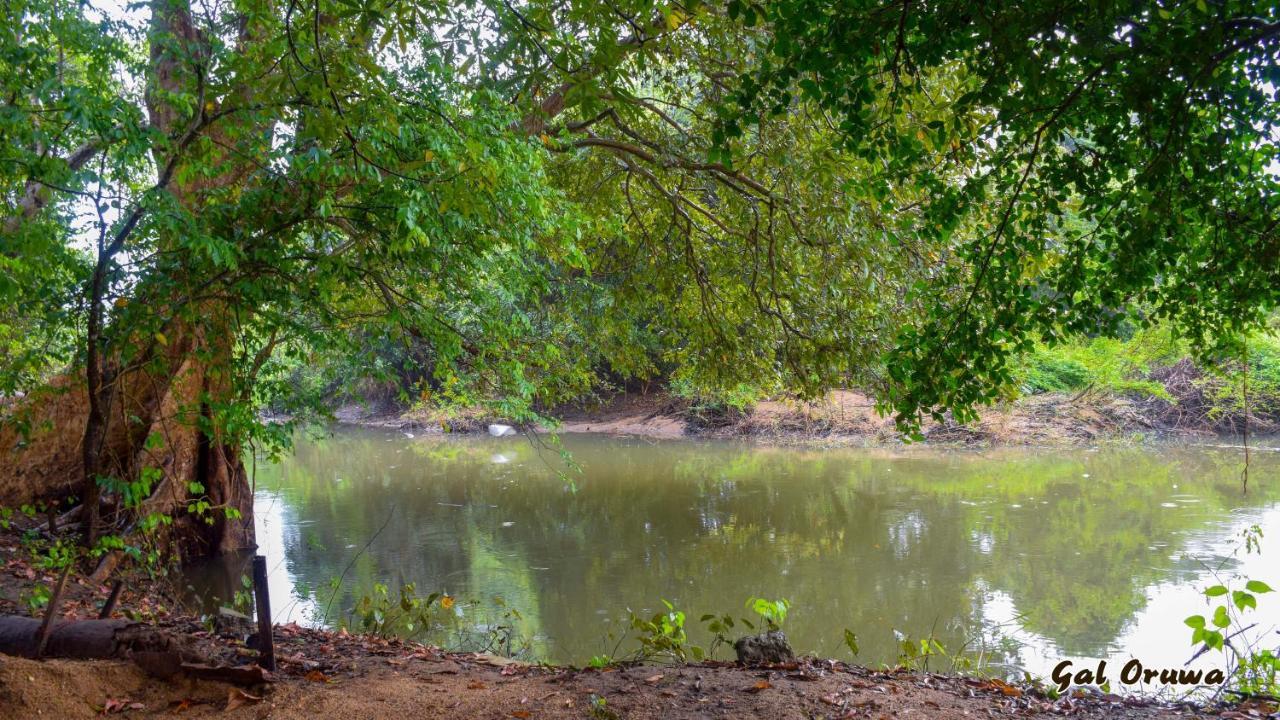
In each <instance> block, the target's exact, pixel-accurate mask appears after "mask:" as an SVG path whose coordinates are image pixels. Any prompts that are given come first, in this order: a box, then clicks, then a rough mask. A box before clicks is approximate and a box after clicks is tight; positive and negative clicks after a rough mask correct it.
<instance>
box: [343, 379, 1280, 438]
mask: <svg viewBox="0 0 1280 720" xmlns="http://www.w3.org/2000/svg"><path fill="white" fill-rule="evenodd" d="M550 414H551V415H552V416H553V417H555V418H556V419H557V420H558V421H559V424H558V425H554V426H548V427H541V428H537V429H539V430H542V431H550V430H554V431H556V432H561V433H584V432H591V433H608V434H615V435H635V436H642V437H654V438H677V437H705V438H741V439H747V440H757V441H762V442H774V443H785V444H792V443H809V444H823V445H867V446H878V445H894V444H898V443H900V442H901V441H902V437H901V435H900V434H899V433H898V431H897V428H896V427H895V426H894V423H893V420H892V418H889V417H882V416H880V415H879V414H878V413H877V412H876V409H875V401H874V400H873V399H872V398H871V397H870V396H868V395H866V394H864V393H861V392H857V391H854V390H835V391H832V392H830V393H828V394H827V396H826V397H825V398H823V399H822V400H819V401H816V402H802V401H798V400H788V399H777V400H767V401H763V402H759V403H756V404H755V405H753V406H752V407H750V408H749V409H747V410H745V411H737V410H733V409H725V408H715V409H709V408H703V407H696V406H692V405H690V404H689V403H687V402H685V401H682V400H679V399H677V398H673V397H672V396H670V395H668V394H666V393H663V392H652V393H648V394H643V395H642V394H620V395H617V396H614V397H612V398H610V399H608V400H606V401H602V402H599V403H595V404H591V405H578V406H569V407H563V408H559V409H557V410H556V411H555V412H553V413H550ZM337 419H338V420H339V422H344V423H350V424H358V425H376V426H383V427H396V428H402V429H406V430H414V431H417V432H457V433H479V432H485V431H486V428H487V427H488V425H489V424H490V423H502V422H507V421H505V420H504V419H503V418H500V417H490V416H487V415H485V414H484V413H481V412H471V413H468V412H456V411H454V412H450V413H441V412H439V411H431V410H410V411H408V412H400V411H397V410H393V409H385V408H384V409H381V410H378V411H370V410H368V409H366V408H362V407H360V406H355V405H350V406H346V407H344V408H342V409H340V410H339V411H338V413H337ZM1268 428H1270V425H1269V424H1268V423H1267V422H1266V421H1265V420H1261V421H1259V422H1258V424H1257V425H1255V427H1254V432H1266V431H1268ZM1222 433H1223V429H1222V428H1221V427H1220V426H1216V425H1214V424H1213V423H1212V422H1211V421H1210V420H1209V419H1207V418H1199V419H1196V418H1190V419H1189V418H1188V416H1187V415H1186V414H1179V413H1172V412H1170V409H1169V405H1168V403H1166V402H1164V401H1157V400H1151V399H1141V398H1125V397H1115V396H1097V395H1085V396H1081V395H1065V394H1058V393H1048V394H1042V395H1033V396H1029V397H1025V398H1022V399H1020V400H1018V401H1016V402H1009V403H1005V404H1001V405H995V406H992V407H989V408H985V409H984V410H983V411H982V414H981V419H980V420H978V421H977V422H975V423H971V424H968V425H960V424H957V423H954V422H950V421H948V422H941V423H940V422H935V421H932V420H931V421H928V422H926V423H925V425H924V427H923V434H924V437H925V440H926V442H931V443H938V444H952V445H955V444H960V445H1077V444H1087V443H1093V442H1099V441H1103V440H1120V441H1136V440H1152V439H1207V438H1218V437H1221V436H1222Z"/></svg>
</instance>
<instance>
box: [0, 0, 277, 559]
mask: <svg viewBox="0 0 1280 720" xmlns="http://www.w3.org/2000/svg"><path fill="white" fill-rule="evenodd" d="M250 25H252V23H250ZM246 27H248V26H246ZM246 32H248V30H247V29H246ZM149 40H150V46H151V47H150V49H151V53H150V61H151V68H150V73H149V76H148V79H147V80H148V84H147V85H148V86H147V110H148V115H149V119H150V122H151V126H152V127H153V128H154V129H155V130H156V131H158V132H159V133H161V134H162V135H163V136H164V137H167V138H168V139H169V140H168V142H164V143H159V144H157V145H156V147H155V148H154V153H153V155H154V159H155V162H156V166H157V168H158V169H159V173H158V175H159V181H158V183H157V186H156V189H157V190H160V191H163V192H168V193H170V194H171V195H172V196H173V199H174V201H175V204H176V207H179V208H182V209H183V211H185V213H187V214H188V217H189V218H199V217H201V216H202V215H203V214H204V208H203V207H202V204H203V203H202V199H203V198H204V197H206V196H207V195H208V194H209V192H210V191H212V190H216V189H218V188H223V187H228V186H231V185H234V184H236V183H239V182H241V181H242V180H243V178H244V176H245V175H246V173H248V172H249V171H250V169H251V168H252V167H253V163H252V162H247V161H245V160H243V159H237V160H233V161H228V159H229V158H232V157H238V156H234V155H232V154H230V153H227V154H225V155H222V156H221V157H220V158H219V157H216V156H217V155H218V154H219V152H221V151H215V152H214V156H215V157H212V158H211V157H210V155H209V153H208V152H207V151H206V152H205V155H204V158H203V160H202V161H203V162H205V163H210V165H206V166H205V169H206V170H207V168H208V167H210V166H211V167H216V168H218V171H217V172H215V173H213V174H212V175H211V174H210V173H208V172H186V171H185V170H187V169H188V168H184V163H186V162H188V158H187V157H186V156H185V155H184V153H185V152H186V150H187V149H188V148H189V147H190V146H191V145H192V143H194V142H195V140H196V139H197V138H207V139H208V140H210V141H213V142H212V145H213V146H215V147H228V148H230V147H235V146H236V142H235V136H236V135H235V129H234V128H233V127H229V126H228V122H227V121H225V120H224V121H223V123H222V124H220V125H218V126H217V127H211V126H210V124H209V122H208V118H209V117H210V115H209V114H210V113H211V112H213V111H215V110H216V107H217V102H216V101H214V100H212V99H207V98H205V97H204V92H203V88H204V84H203V83H202V82H201V81H200V80H201V78H202V77H203V75H204V74H205V73H207V71H208V68H207V67H204V65H205V63H206V62H207V58H208V47H207V40H206V38H204V37H203V36H202V34H201V33H200V32H199V31H198V30H197V29H196V28H195V27H194V25H193V23H192V18H191V12H190V7H189V4H188V3H187V2H186V1H185V0H155V2H153V4H152V19H151V31H150V37H149ZM183 97H186V98H188V99H191V100H194V101H195V103H194V109H192V108H191V107H190V105H191V103H186V102H184V101H183V100H182V98H183ZM240 99H241V100H243V98H240ZM240 130H241V135H247V136H253V132H252V131H253V130H254V128H247V129H246V128H240ZM246 130H247V131H248V132H245V131H246ZM258 135H261V133H258ZM219 160H221V161H222V162H219ZM143 211H144V206H143V205H141V204H139V205H137V206H136V207H135V208H134V209H133V211H132V213H131V214H130V215H128V216H126V217H125V219H124V220H123V221H122V222H121V223H120V224H119V225H117V226H116V227H113V228H112V235H111V238H110V240H109V241H105V240H100V241H99V247H98V257H97V263H96V266H95V270H94V273H93V276H92V278H91V281H90V285H89V287H88V288H87V290H88V292H87V293H86V295H87V296H88V300H89V304H90V307H89V318H88V338H87V345H88V346H87V361H86V366H85V367H84V368H83V373H82V374H80V375H79V377H72V376H67V377H63V378H60V379H58V380H57V381H55V382H54V383H52V384H51V386H50V387H49V388H47V389H45V390H43V391H41V392H38V393H34V394H32V395H31V396H29V397H27V398H24V399H23V400H22V401H20V402H19V403H17V404H14V405H12V406H10V407H9V408H6V409H5V415H6V417H5V418H3V422H0V503H2V504H5V505H10V506H13V505H22V504H26V503H33V502H37V501H45V502H58V503H64V502H67V501H68V500H70V499H72V498H74V501H75V502H81V503H83V504H84V511H83V512H82V513H81V517H82V518H83V521H82V522H83V527H82V528H81V530H82V536H83V537H84V538H85V539H86V540H87V542H88V543H89V544H92V543H93V541H94V540H95V539H96V538H97V537H98V535H99V534H100V533H101V532H124V533H126V534H128V533H131V531H133V530H134V529H136V528H137V527H138V526H139V524H140V522H143V521H145V520H146V519H147V518H148V517H151V516H153V515H157V514H158V515H163V516H165V517H168V518H170V519H171V520H172V524H171V525H169V526H168V527H167V528H166V529H165V530H164V534H165V535H167V537H168V539H169V540H171V541H174V544H175V545H176V547H177V549H179V550H181V551H182V554H183V555H185V556H187V557H193V556H204V555H210V554H217V553H220V552H226V551H232V550H239V549H243V548H247V547H251V546H252V545H253V519H252V502H253V498H252V493H251V491H250V488H249V485H248V482H247V478H246V474H245V470H244V465H243V463H242V462H241V459H240V448H239V447H237V446H236V445H235V441H234V439H232V438H229V437H228V436H227V435H226V433H225V431H224V430H223V427H222V421H221V419H220V418H219V417H218V415H219V412H220V411H221V409H223V408H226V407H228V406H232V405H234V404H235V400H236V398H235V397H234V388H233V387H232V381H231V378H232V372H233V369H234V367H233V357H232V355H233V353H232V348H233V346H234V327H235V325H234V323H233V322H232V321H231V318H232V314H233V309H232V308H231V306H230V302H231V299H230V298H225V297H224V298H222V299H209V298H208V297H207V296H206V298H205V299H202V300H194V299H193V298H194V297H197V296H199V295H200V291H199V290H200V289H205V290H207V289H208V286H209V277H208V275H209V273H210V270H209V268H205V267H203V266H202V265H201V264H200V260H199V258H194V257H192V256H191V254H190V253H188V252H186V251H184V249H183V247H182V244H181V242H180V240H181V239H182V238H181V237H172V238H166V237H165V236H164V232H172V233H182V232H184V230H183V229H172V230H168V231H163V230H162V231H161V236H160V237H159V238H158V243H159V246H160V247H161V248H167V249H170V250H172V252H171V253H170V257H172V258H175V262H174V263H173V264H170V265H166V266H164V267H163V269H161V270H159V271H158V272H161V273H163V276H162V277H157V278H147V277H143V278H140V279H138V280H137V281H136V282H135V283H134V285H133V287H132V289H133V296H132V298H131V299H132V303H133V304H132V307H144V308H146V310H147V312H148V313H151V314H152V316H153V317H165V316H167V317H168V319H167V320H163V321H162V322H160V323H158V324H157V326H156V327H141V328H139V327H134V326H132V325H130V324H129V322H127V321H125V320H122V318H123V317H124V316H125V315H127V312H124V311H121V312H118V313H116V315H115V316H114V317H113V316H112V314H111V313H113V312H115V311H116V310H117V309H118V308H116V307H111V308H109V307H108V306H107V304H108V302H109V299H108V293H107V288H108V285H109V282H110V274H111V272H112V268H113V266H114V263H115V262H116V256H117V254H118V253H120V252H122V251H124V250H126V249H127V239H128V237H129V234H130V233H131V232H133V231H134V229H135V228H136V227H137V224H138V219H139V217H140V213H142V212H143ZM162 227H163V226H162ZM174 227H176V228H183V227H184V225H183V223H181V222H179V223H175V224H174ZM224 230H226V229H225V228H224ZM209 231H210V232H218V228H209ZM188 260H189V262H188ZM153 279H154V280H157V282H154V283H153V282H151V280H153ZM192 303H194V305H193V304H192ZM126 305H127V303H126ZM235 312H236V313H237V314H238V315H239V316H240V317H242V318H243V317H246V316H248V315H251V314H252V308H238V309H236V311H235ZM156 471H158V473H157V472H156ZM104 478H107V479H109V481H108V482H105V483H104V482H103V479H104ZM141 478H149V479H152V480H154V483H153V484H152V485H151V487H149V488H147V489H148V490H149V491H150V492H149V494H146V493H144V495H145V497H143V498H133V500H134V502H132V503H126V502H123V498H122V496H121V494H120V493H112V492H111V491H110V488H111V487H113V486H114V487H120V483H130V482H135V481H137V480H139V479H141ZM202 504H207V505H208V508H207V509H206V508H200V507H198V505H202ZM193 508H196V509H195V511H194V512H193V511H192V509H193ZM104 566H105V567H110V563H107V564H105V565H104Z"/></svg>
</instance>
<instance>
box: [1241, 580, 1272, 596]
mask: <svg viewBox="0 0 1280 720" xmlns="http://www.w3.org/2000/svg"><path fill="white" fill-rule="evenodd" d="M1244 587H1245V589H1246V590H1248V591H1249V592H1254V593H1259V594H1261V593H1269V592H1271V586H1270V585H1268V584H1266V583H1264V582H1262V581H1261V580H1250V581H1249V582H1247V583H1245V584H1244Z"/></svg>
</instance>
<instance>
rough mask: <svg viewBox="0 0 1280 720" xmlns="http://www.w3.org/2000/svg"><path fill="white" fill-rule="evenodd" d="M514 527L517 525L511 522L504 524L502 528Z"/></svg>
mask: <svg viewBox="0 0 1280 720" xmlns="http://www.w3.org/2000/svg"><path fill="white" fill-rule="evenodd" d="M512 525H515V523H514V522H512V521H510V520H508V521H506V522H504V523H502V527H511V526H512Z"/></svg>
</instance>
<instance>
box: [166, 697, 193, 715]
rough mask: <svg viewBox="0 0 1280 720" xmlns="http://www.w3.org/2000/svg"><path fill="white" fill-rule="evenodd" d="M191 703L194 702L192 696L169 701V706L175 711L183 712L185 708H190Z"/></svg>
mask: <svg viewBox="0 0 1280 720" xmlns="http://www.w3.org/2000/svg"><path fill="white" fill-rule="evenodd" d="M191 703H192V700H191V698H182V699H181V700H174V701H173V702H171V703H169V708H170V709H172V710H173V711H174V712H182V711H183V710H190V709H191Z"/></svg>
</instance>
